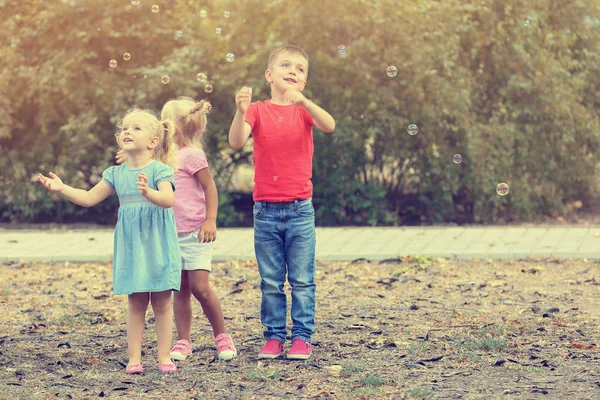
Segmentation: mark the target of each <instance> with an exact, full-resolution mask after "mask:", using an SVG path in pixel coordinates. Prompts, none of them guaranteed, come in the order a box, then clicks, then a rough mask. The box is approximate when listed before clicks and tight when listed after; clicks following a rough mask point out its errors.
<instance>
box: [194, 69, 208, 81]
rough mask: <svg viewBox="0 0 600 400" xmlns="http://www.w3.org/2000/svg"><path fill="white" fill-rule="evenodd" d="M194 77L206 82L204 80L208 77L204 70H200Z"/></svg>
mask: <svg viewBox="0 0 600 400" xmlns="http://www.w3.org/2000/svg"><path fill="white" fill-rule="evenodd" d="M196 79H197V80H198V82H202V83H204V82H206V80H207V79H208V77H207V76H206V74H205V73H204V72H200V73H199V74H198V75H196Z"/></svg>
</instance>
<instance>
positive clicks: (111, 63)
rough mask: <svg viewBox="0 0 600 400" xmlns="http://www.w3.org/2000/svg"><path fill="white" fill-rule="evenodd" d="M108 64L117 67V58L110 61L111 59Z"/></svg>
mask: <svg viewBox="0 0 600 400" xmlns="http://www.w3.org/2000/svg"><path fill="white" fill-rule="evenodd" d="M108 65H109V66H110V67H111V68H116V66H117V60H114V59H113V60H110V61H109V63H108Z"/></svg>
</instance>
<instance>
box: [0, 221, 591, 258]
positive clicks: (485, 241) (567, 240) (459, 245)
mask: <svg viewBox="0 0 600 400" xmlns="http://www.w3.org/2000/svg"><path fill="white" fill-rule="evenodd" d="M217 234H218V239H217V241H216V242H215V246H214V251H213V260H214V261H215V262H220V261H226V260H231V259H238V260H248V259H253V258H254V235H253V231H252V228H227V229H220V230H219V231H218V233H217ZM112 249H113V229H112V228H111V229H89V230H81V229H75V230H68V229H63V230H54V231H53V230H1V231H0V261H2V262H8V261H19V260H22V261H72V262H103V261H109V260H111V259H112ZM416 255H422V256H431V257H457V258H522V257H528V256H535V257H558V258H600V226H511V227H505V226H487V227H486V226H469V227H461V226H453V227H338V228H329V227H323V228H317V259H319V260H354V259H357V258H366V259H369V260H383V259H388V258H396V257H399V256H416Z"/></svg>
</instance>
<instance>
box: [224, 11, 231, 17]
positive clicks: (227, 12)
mask: <svg viewBox="0 0 600 400" xmlns="http://www.w3.org/2000/svg"><path fill="white" fill-rule="evenodd" d="M223 16H224V17H225V18H229V17H230V16H231V13H230V12H229V11H225V12H224V13H223Z"/></svg>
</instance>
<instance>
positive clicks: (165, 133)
mask: <svg viewBox="0 0 600 400" xmlns="http://www.w3.org/2000/svg"><path fill="white" fill-rule="evenodd" d="M134 114H141V115H142V116H143V117H144V118H146V120H147V121H148V129H149V130H150V133H151V134H152V135H153V136H156V137H157V138H158V140H159V145H158V146H156V148H155V149H154V157H153V158H155V159H157V160H159V161H160V162H162V163H164V164H167V165H170V166H171V167H172V168H173V170H175V171H176V170H177V169H178V168H179V163H178V162H177V159H176V158H175V143H174V142H173V135H174V133H175V124H174V123H173V121H171V120H170V119H163V120H159V119H158V118H156V115H154V112H152V110H145V109H141V108H138V107H133V108H130V109H129V110H127V113H126V114H125V116H124V117H123V119H121V120H120V121H119V122H118V123H117V133H116V135H115V136H116V138H117V143H118V144H119V146H120V145H121V141H120V140H121V128H122V127H123V121H124V120H125V118H127V117H129V116H131V115H134Z"/></svg>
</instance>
